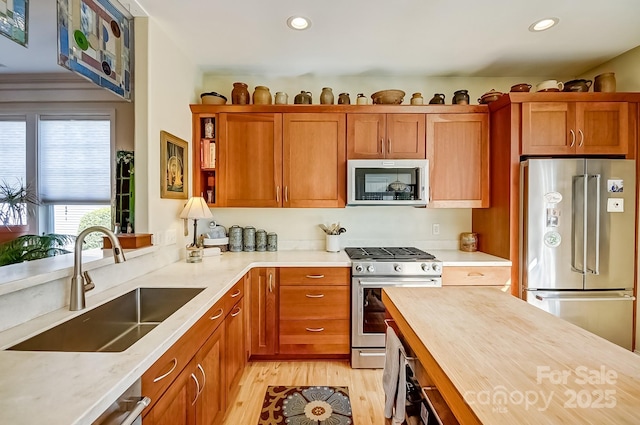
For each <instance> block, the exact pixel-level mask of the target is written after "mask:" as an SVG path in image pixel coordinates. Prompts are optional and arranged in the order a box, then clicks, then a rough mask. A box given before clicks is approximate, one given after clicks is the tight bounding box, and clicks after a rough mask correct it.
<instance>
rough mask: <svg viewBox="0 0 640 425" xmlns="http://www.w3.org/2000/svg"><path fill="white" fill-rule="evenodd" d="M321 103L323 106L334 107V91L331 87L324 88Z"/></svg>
mask: <svg viewBox="0 0 640 425" xmlns="http://www.w3.org/2000/svg"><path fill="white" fill-rule="evenodd" d="M320 103H321V104H323V105H333V91H331V87H324V88H323V89H322V93H320Z"/></svg>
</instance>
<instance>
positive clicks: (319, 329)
mask: <svg viewBox="0 0 640 425" xmlns="http://www.w3.org/2000/svg"><path fill="white" fill-rule="evenodd" d="M306 329H307V332H322V331H324V328H306Z"/></svg>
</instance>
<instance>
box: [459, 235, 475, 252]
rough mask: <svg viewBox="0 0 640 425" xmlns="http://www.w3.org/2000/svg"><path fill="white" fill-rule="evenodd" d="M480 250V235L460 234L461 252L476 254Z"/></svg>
mask: <svg viewBox="0 0 640 425" xmlns="http://www.w3.org/2000/svg"><path fill="white" fill-rule="evenodd" d="M477 250H478V234H477V233H474V232H464V233H460V251H466V252H474V251H477Z"/></svg>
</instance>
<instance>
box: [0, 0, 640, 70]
mask: <svg viewBox="0 0 640 425" xmlns="http://www.w3.org/2000/svg"><path fill="white" fill-rule="evenodd" d="M55 3H56V2H55V1H54V0H31V2H30V15H29V31H30V34H29V47H28V48H27V49H25V48H24V47H22V46H19V45H17V44H15V43H11V42H10V41H8V40H7V39H5V38H4V37H0V39H2V40H0V64H3V65H4V67H0V73H25V72H37V73H42V72H64V70H63V69H62V68H61V67H59V66H58V65H57V64H56V11H55ZM122 3H124V4H126V5H127V7H128V8H129V9H130V10H131V11H132V12H133V13H134V14H138V15H139V14H142V13H144V12H146V13H147V14H148V15H149V16H150V17H151V19H153V20H156V21H157V22H158V24H159V25H160V27H161V28H163V29H164V30H165V31H166V32H167V33H168V34H169V35H170V36H171V37H172V38H174V40H175V41H176V43H177V44H178V45H179V46H181V47H182V49H183V50H184V52H185V53H186V54H187V55H188V56H189V57H191V58H192V59H193V61H194V63H196V64H197V65H198V66H199V67H200V68H201V69H202V70H203V71H204V72H205V73H219V74H227V75H230V74H238V75H247V74H256V75H263V76H296V75H303V74H316V75H335V76H346V75H398V76H402V75H412V76H415V75H420V76H479V77H486V76H492V77H496V76H505V77H510V76H514V77H515V76H530V75H541V76H543V75H549V76H553V75H561V76H567V75H578V74H580V73H582V72H585V71H587V70H589V69H591V68H593V67H594V66H596V65H599V64H601V63H602V62H605V61H607V60H608V59H611V58H613V57H615V56H617V55H619V54H621V53H623V52H625V51H627V50H629V49H632V48H634V47H636V46H638V45H640V25H639V24H638V22H639V21H638V17H639V16H640V1H639V0H610V1H608V2H603V1H602V0H581V1H579V0H536V1H528V0H484V1H482V0H396V1H391V0H386V1H383V0H340V1H339V0H323V1H319V0H315V1H310V0H279V1H265V0H216V1H212V0H183V1H175V0H123V1H122ZM294 14H301V15H304V16H307V17H309V18H310V19H311V21H312V26H311V28H310V29H308V30H306V31H294V30H291V29H289V28H287V26H286V20H287V18H288V17H289V16H291V15H294ZM544 17H557V18H559V19H560V24H559V25H558V26H557V27H554V28H552V29H550V30H547V31H544V32H541V33H532V32H529V31H528V27H529V25H530V24H531V23H533V22H534V21H536V20H538V19H540V18H544Z"/></svg>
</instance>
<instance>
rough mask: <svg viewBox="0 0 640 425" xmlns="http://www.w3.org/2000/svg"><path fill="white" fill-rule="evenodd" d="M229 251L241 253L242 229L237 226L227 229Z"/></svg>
mask: <svg viewBox="0 0 640 425" xmlns="http://www.w3.org/2000/svg"><path fill="white" fill-rule="evenodd" d="M229 251H231V252H240V251H242V227H240V226H238V225H233V226H231V227H230V228H229Z"/></svg>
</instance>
